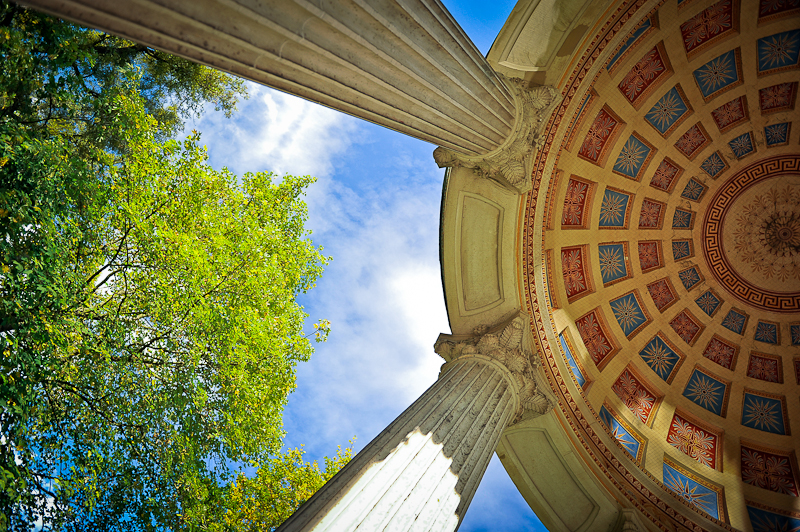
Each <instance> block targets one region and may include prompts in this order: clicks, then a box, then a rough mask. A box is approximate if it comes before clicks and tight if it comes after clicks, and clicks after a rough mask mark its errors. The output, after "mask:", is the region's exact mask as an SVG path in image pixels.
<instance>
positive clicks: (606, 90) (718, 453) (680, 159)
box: [522, 0, 800, 531]
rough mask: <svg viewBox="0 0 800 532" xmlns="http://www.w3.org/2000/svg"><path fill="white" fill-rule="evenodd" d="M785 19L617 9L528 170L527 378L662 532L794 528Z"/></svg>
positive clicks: (792, 233)
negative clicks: (534, 368)
mask: <svg viewBox="0 0 800 532" xmlns="http://www.w3.org/2000/svg"><path fill="white" fill-rule="evenodd" d="M798 7H800V6H799V5H798V3H797V2H790V1H788V0H787V1H781V0H775V1H770V0H761V1H760V2H747V1H743V2H741V3H740V2H739V1H738V0H721V1H710V0H683V1H681V0H668V1H666V2H663V3H661V4H659V5H655V4H652V3H648V4H643V3H634V2H628V3H625V4H623V5H620V6H618V7H617V8H616V11H614V12H613V13H612V14H611V15H610V16H608V14H606V17H607V18H606V19H604V20H601V22H600V23H599V24H597V26H596V27H595V29H594V31H595V34H594V35H593V36H591V37H588V34H587V38H586V40H585V44H586V46H585V47H583V48H577V49H576V52H575V53H574V54H573V55H572V58H571V62H570V64H569V68H567V69H565V71H564V72H565V73H564V75H563V76H562V78H561V79H560V80H558V82H557V83H558V85H557V86H558V88H559V90H560V91H561V93H562V95H563V97H564V99H563V101H562V103H561V106H560V108H559V109H558V110H557V111H556V113H554V116H553V118H552V119H551V121H550V123H549V124H548V125H547V127H546V128H545V132H544V135H546V140H545V144H544V147H543V148H542V149H541V150H540V152H539V153H538V155H537V159H536V163H535V165H536V167H535V170H534V191H533V192H532V193H531V194H530V196H529V198H528V200H527V204H526V205H525V207H524V212H525V213H526V214H525V217H524V222H523V223H524V227H523V229H524V236H523V264H522V272H523V273H522V275H523V279H524V283H525V288H524V291H525V297H526V300H527V305H528V308H529V309H530V311H531V313H532V315H533V316H534V320H533V322H534V324H535V327H534V332H535V336H536V337H537V339H538V340H539V342H540V345H541V348H542V359H543V363H544V366H545V373H546V374H547V377H548V379H549V380H550V383H551V386H552V388H553V389H554V390H556V391H557V393H560V394H561V396H560V397H559V399H560V405H561V408H562V413H563V414H564V417H565V419H566V420H567V421H568V423H569V425H570V426H571V430H572V432H573V433H574V435H575V436H576V438H575V439H573V442H574V444H575V445H577V446H578V447H579V448H582V452H587V453H588V454H589V455H591V456H592V459H593V460H594V464H593V465H594V467H596V468H597V470H600V471H602V472H603V474H604V475H605V476H606V481H608V480H610V481H611V482H612V484H613V485H614V486H615V488H614V489H615V490H618V492H619V493H622V494H624V497H627V498H628V499H629V500H630V501H632V502H634V504H636V505H638V506H639V507H640V508H647V507H653V508H654V510H653V511H650V512H649V514H648V515H650V516H651V518H652V519H654V521H653V522H654V523H655V524H658V526H660V527H662V528H664V527H666V529H670V527H671V526H674V523H675V522H676V521H674V519H675V517H674V516H673V517H671V518H669V519H665V520H664V521H663V522H661V523H657V519H655V517H657V516H658V515H659V513H663V511H666V510H663V511H662V510H657V509H658V508H661V505H664V506H665V507H666V506H676V505H683V506H684V507H685V508H688V509H690V510H691V511H692V512H693V513H694V515H696V516H697V520H698V521H697V522H699V523H702V522H705V523H707V525H705V526H709V525H710V524H713V526H714V527H719V528H721V529H730V528H733V529H738V530H757V531H761V530H796V529H798V527H800V514H798V513H797V512H798V510H799V509H800V502H798V495H800V480H799V477H798V467H797V462H796V458H795V453H794V451H795V449H796V448H797V447H798V443H800V440H799V439H798V434H800V150H798V139H799V138H800V125H799V124H798V118H800V117H798V112H797V111H796V110H795V100H796V95H797V90H798V81H799V80H800V70H798V67H800V19H799V18H798ZM540 250H543V253H542V252H540ZM628 471H630V472H631V473H627V472H628ZM612 491H613V490H612ZM673 513H674V512H673ZM664 515H666V514H664ZM687 515H692V514H691V513H690V514H687ZM670 520H673V521H672V522H673V525H670V524H665V523H668V522H669V521H670ZM662 525H663V526H662Z"/></svg>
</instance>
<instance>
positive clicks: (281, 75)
mask: <svg viewBox="0 0 800 532" xmlns="http://www.w3.org/2000/svg"><path fill="white" fill-rule="evenodd" d="M23 1H24V3H25V4H27V5H30V6H32V7H35V8H37V9H41V10H43V11H46V12H49V13H52V14H55V15H57V16H60V17H63V18H67V19H71V20H74V21H77V22H79V23H81V24H85V25H87V26H91V27H95V28H99V29H102V30H104V31H107V32H111V33H115V34H117V35H121V36H123V37H126V38H128V39H131V40H133V41H137V42H140V43H143V44H146V45H148V46H152V47H154V48H158V49H161V50H165V51H168V52H171V53H174V54H177V55H181V56H183V57H186V58H189V59H192V60H194V61H198V62H200V63H204V64H206V65H210V66H213V67H216V68H219V69H222V70H225V71H227V72H231V73H233V74H236V75H239V76H242V77H244V78H248V79H251V80H253V81H256V82H259V83H263V84H264V85H268V86H270V87H274V88H276V89H279V90H282V91H285V92H288V93H290V94H294V95H297V96H300V97H302V98H306V99H308V100H311V101H314V102H317V103H321V104H323V105H326V106H328V107H332V108H334V109H338V110H340V111H343V112H345V113H349V114H351V115H355V116H358V117H360V118H363V119H366V120H369V121H371V122H375V123H377V124H380V125H382V126H386V127H389V128H391V129H395V130H397V131H400V132H401V133H405V134H407V135H410V136H412V137H416V138H419V139H422V140H425V141H428V142H431V143H433V144H436V145H439V146H444V147H447V148H450V149H453V150H455V151H456V152H459V153H463V154H466V155H480V154H485V153H488V152H490V151H492V150H495V149H497V148H499V147H500V146H501V145H502V144H503V142H504V141H505V140H506V139H507V137H508V136H509V135H510V134H511V133H512V130H513V126H514V121H515V117H516V109H515V103H514V98H513V97H512V96H511V93H510V92H509V90H508V88H507V87H506V86H505V85H504V84H503V82H502V81H501V80H500V79H499V78H498V76H497V75H496V74H495V72H494V71H493V70H492V69H491V67H490V66H489V64H488V63H487V62H486V60H485V59H484V58H483V56H482V55H481V54H480V52H479V51H478V50H477V49H476V48H475V46H474V45H473V44H472V41H470V39H469V38H468V37H467V35H466V34H465V33H464V31H463V30H462V29H461V27H460V26H459V25H458V24H457V23H456V22H455V20H454V19H453V18H452V16H450V14H449V13H448V12H447V10H446V9H445V8H444V6H442V5H441V3H440V2H439V1H438V0H319V1H314V2H311V1H306V0H124V1H120V0H23Z"/></svg>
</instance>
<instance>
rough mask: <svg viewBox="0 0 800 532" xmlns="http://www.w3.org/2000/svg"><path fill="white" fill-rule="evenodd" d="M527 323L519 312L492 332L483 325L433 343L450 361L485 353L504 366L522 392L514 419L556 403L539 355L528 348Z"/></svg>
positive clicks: (542, 410) (536, 414)
mask: <svg viewBox="0 0 800 532" xmlns="http://www.w3.org/2000/svg"><path fill="white" fill-rule="evenodd" d="M525 325H526V321H525V319H524V318H523V316H522V315H518V316H517V317H515V318H514V319H512V320H511V321H510V322H508V323H507V324H506V325H505V326H503V327H502V328H499V330H498V329H495V331H496V332H489V331H491V330H492V329H490V328H489V327H487V326H483V325H482V326H479V327H476V328H475V329H474V330H473V336H470V337H466V338H457V337H454V336H450V335H445V334H442V335H440V336H439V339H438V340H437V341H436V344H435V345H434V350H435V351H436V352H437V353H438V354H439V355H441V356H442V357H443V358H444V359H445V360H447V361H448V362H449V361H452V360H455V359H457V358H459V357H462V356H466V355H483V356H486V357H489V358H493V359H494V360H496V361H498V362H499V363H501V364H502V365H503V366H505V367H506V369H508V371H509V372H510V373H511V375H512V376H513V379H514V384H515V387H516V390H517V393H518V394H519V395H518V396H519V404H520V409H519V411H518V412H517V415H516V417H515V419H514V421H512V423H514V422H516V421H518V420H519V419H520V418H521V417H522V415H523V414H524V413H526V412H528V413H530V414H532V415H533V416H534V417H536V416H539V415H543V414H546V413H547V412H549V411H550V410H552V409H553V408H554V407H555V398H554V397H553V396H552V394H551V393H550V392H549V390H548V389H547V385H546V384H545V383H544V382H543V380H542V379H541V377H540V375H539V372H538V371H537V368H538V366H539V362H538V358H536V357H532V356H531V354H530V353H529V352H528V350H527V349H526V348H525V344H524V342H523V333H524V327H525Z"/></svg>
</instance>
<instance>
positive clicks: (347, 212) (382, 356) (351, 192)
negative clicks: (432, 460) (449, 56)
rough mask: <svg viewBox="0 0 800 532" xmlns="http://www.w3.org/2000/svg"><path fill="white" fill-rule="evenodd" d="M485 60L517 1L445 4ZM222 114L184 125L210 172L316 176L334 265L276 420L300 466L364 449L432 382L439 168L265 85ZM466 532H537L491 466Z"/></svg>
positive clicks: (386, 133)
mask: <svg viewBox="0 0 800 532" xmlns="http://www.w3.org/2000/svg"><path fill="white" fill-rule="evenodd" d="M445 4H446V5H447V7H448V9H450V11H451V12H452V13H453V16H454V18H455V19H456V20H457V21H458V22H459V23H460V24H461V25H462V27H463V28H464V29H465V31H466V32H467V34H468V35H470V37H471V38H472V39H473V41H474V42H475V44H476V46H477V47H478V49H479V50H480V51H481V52H482V53H484V54H485V53H486V52H487V51H488V50H489V47H490V46H491V44H492V41H493V39H494V37H495V36H496V35H497V33H498V32H499V30H500V28H501V26H502V24H503V22H504V21H505V19H506V18H507V16H508V14H509V13H510V11H511V8H512V7H513V2H508V1H499V2H475V3H464V2H460V3H457V4H456V3H453V2H445ZM250 91H251V98H250V99H249V100H247V101H245V102H243V103H242V104H240V106H239V107H240V109H239V112H238V113H237V114H236V116H235V117H234V118H233V119H231V120H228V119H225V118H224V117H223V116H221V115H220V114H218V113H214V112H213V111H209V112H207V113H206V114H205V115H204V116H203V117H202V118H201V119H199V120H196V121H195V122H194V123H189V124H187V127H188V128H189V129H191V128H195V129H197V130H198V131H200V132H201V134H202V139H203V143H204V144H206V145H207V146H208V151H209V155H210V159H211V164H212V165H213V166H214V167H215V168H220V167H222V166H227V167H228V168H230V169H231V170H232V171H233V172H235V173H237V174H239V175H241V174H242V173H244V172H248V171H262V170H271V171H273V172H275V173H278V174H284V173H290V174H310V175H313V176H316V177H317V178H318V181H317V183H315V184H314V185H312V186H311V188H310V189H309V191H308V197H307V202H308V205H309V221H308V224H307V226H308V228H309V229H310V230H311V231H312V232H313V234H312V239H313V241H314V243H315V244H317V245H322V246H323V247H324V248H325V251H324V252H325V254H326V255H330V256H332V257H333V260H332V262H331V263H330V265H329V266H328V267H327V268H326V270H325V273H324V274H323V277H322V279H321V280H320V282H319V283H318V285H317V287H316V288H315V289H314V290H312V291H311V292H310V293H309V294H308V295H306V296H304V297H302V298H301V300H300V302H301V304H302V305H303V306H304V307H305V309H306V312H307V313H308V314H309V319H308V327H309V328H310V327H311V324H312V323H314V322H315V321H317V320H318V319H321V318H325V319H329V320H330V321H331V328H332V332H331V335H330V338H329V340H328V342H327V343H324V344H317V345H316V353H315V355H314V356H313V357H312V359H311V361H310V362H308V363H306V364H303V365H301V366H300V367H298V370H297V390H296V391H295V392H294V393H293V394H292V395H291V396H290V398H289V404H288V407H287V408H286V411H285V414H284V428H285V430H286V432H287V436H286V445H287V446H288V447H295V446H299V445H301V444H303V445H304V448H305V450H306V451H307V455H306V458H307V459H318V460H319V459H321V458H322V457H323V456H325V455H333V454H334V453H335V451H336V447H337V445H342V446H345V445H347V442H348V440H349V439H350V438H352V437H353V436H357V440H356V445H355V448H356V450H360V449H361V448H363V447H364V446H365V445H366V444H367V443H368V442H369V441H370V440H371V439H372V438H374V437H375V436H376V435H377V434H378V433H379V432H380V431H381V430H382V429H383V428H384V427H386V426H387V425H388V424H389V423H390V422H391V421H392V420H393V419H394V418H395V417H396V416H397V415H399V414H400V413H401V412H402V411H403V410H404V409H405V408H407V407H408V406H409V405H410V404H411V403H412V402H413V401H414V400H415V399H416V398H417V397H419V395H420V394H421V393H422V392H423V391H424V390H425V389H426V388H428V387H429V386H430V385H431V384H432V383H433V382H434V381H435V380H436V377H437V374H438V371H439V367H440V366H441V364H442V360H441V359H440V358H439V357H438V356H437V355H436V354H435V353H434V352H433V343H434V341H435V340H436V337H437V336H438V334H439V333H441V332H445V333H447V332H450V329H449V327H448V324H447V316H446V313H445V308H444V300H443V295H442V286H441V280H440V273H439V260H438V257H439V254H438V229H439V202H440V199H441V192H442V178H443V176H444V171H443V170H441V169H439V168H437V167H436V165H435V164H434V162H433V158H432V156H431V153H432V151H433V149H434V148H435V146H433V145H430V144H427V143H425V142H422V141H418V140H416V139H412V138H409V137H405V136H403V135H401V134H399V133H395V132H393V131H390V130H388V129H385V128H382V127H379V126H376V125H373V124H370V123H367V122H364V121H361V120H358V119H355V118H352V117H350V116H347V115H344V114H341V113H338V112H336V111H332V110H330V109H327V108H324V107H322V106H319V105H316V104H312V103H309V102H306V101H304V100H300V99H298V98H294V97H292V96H288V95H285V94H283V93H279V92H276V91H273V90H270V89H266V88H264V87H259V86H256V85H251V86H250ZM460 530H461V531H469V532H472V531H481V530H511V531H513V530H544V528H543V527H541V525H540V524H538V520H537V519H536V517H535V515H534V514H533V512H532V511H531V509H530V508H529V507H528V505H527V504H526V503H525V501H524V500H523V499H522V497H521V496H520V495H519V492H518V491H517V490H516V488H515V487H514V485H513V483H512V482H511V480H510V479H509V478H508V475H507V474H506V472H505V470H504V469H503V467H502V465H501V464H500V462H499V460H497V458H496V457H495V458H493V459H492V462H491V464H490V466H489V469H488V471H487V473H486V475H485V476H484V479H483V481H482V483H481V485H480V487H479V489H478V492H477V494H476V495H475V498H474V499H473V501H472V504H471V506H470V509H469V511H468V512H467V515H466V517H465V518H464V521H463V524H462V526H461V528H460Z"/></svg>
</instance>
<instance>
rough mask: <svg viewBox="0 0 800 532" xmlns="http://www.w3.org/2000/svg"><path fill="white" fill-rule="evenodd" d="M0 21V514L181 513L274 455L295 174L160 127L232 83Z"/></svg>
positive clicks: (99, 517)
mask: <svg viewBox="0 0 800 532" xmlns="http://www.w3.org/2000/svg"><path fill="white" fill-rule="evenodd" d="M0 32H1V33H0V57H2V60H3V65H4V68H3V69H2V73H0V104H1V107H0V352H2V357H0V524H4V525H6V526H8V527H10V528H12V529H28V528H29V525H30V524H31V523H33V522H34V521H36V520H37V519H40V520H43V521H44V523H45V524H46V525H47V526H49V527H51V528H53V529H63V530H111V529H115V530H149V529H163V528H174V529H181V528H190V527H192V526H194V525H195V524H197V523H201V522H202V520H203V519H205V518H206V517H207V516H210V515H216V514H215V513H214V512H216V511H217V510H218V509H219V508H222V507H226V506H225V505H226V504H228V503H227V502H226V500H227V499H226V497H229V496H231V494H236V493H238V492H237V491H236V489H235V488H231V487H230V486H228V484H229V482H231V481H232V480H233V479H234V478H235V469H234V468H233V466H232V463H234V462H236V461H248V462H250V463H255V464H259V463H263V464H273V463H274V462H271V461H270V460H276V459H277V460H282V458H275V454H276V453H278V452H279V449H280V445H281V437H282V435H283V433H282V430H281V413H282V409H283V406H284V404H285V403H286V398H287V395H288V394H289V392H291V390H292V389H293V388H294V366H295V364H296V363H298V362H300V361H303V360H306V359H308V357H309V356H310V354H311V352H312V348H311V344H310V342H309V338H308V335H307V334H306V333H305V332H304V330H303V321H304V318H305V317H306V316H305V314H304V312H303V310H302V308H301V307H299V306H298V305H297V303H296V301H295V297H296V296H297V295H298V294H299V293H302V292H305V291H306V290H308V289H310V288H311V287H313V285H314V283H315V281H316V279H317V278H318V277H319V275H320V274H321V272H322V266H323V265H324V264H325V263H326V261H327V260H328V259H327V258H326V257H324V256H323V255H322V254H321V248H316V247H315V246H314V245H313V244H312V243H311V241H310V240H309V239H308V236H307V232H306V230H305V229H304V221H305V218H306V206H305V204H304V203H303V202H302V200H301V197H302V195H303V193H304V190H305V188H306V187H307V186H308V185H309V184H310V183H311V182H312V181H313V179H312V178H310V177H308V176H306V177H292V176H283V177H281V178H277V177H276V176H274V175H272V174H270V173H266V172H262V173H257V174H247V175H245V176H243V177H242V178H241V180H239V179H238V178H237V177H236V176H234V175H232V174H231V173H230V172H228V171H227V170H222V171H215V170H214V169H212V168H211V167H210V166H208V164H207V162H206V155H205V151H204V149H203V148H201V147H200V144H199V136H198V135H196V134H193V135H192V136H190V137H189V138H188V139H186V140H184V141H180V142H179V141H176V140H170V138H169V137H170V136H171V135H172V134H173V133H174V132H175V131H176V130H178V129H179V126H180V119H181V117H182V116H184V115H185V114H186V113H190V112H193V111H197V110H198V109H200V107H201V106H202V105H203V103H204V102H205V101H206V100H211V101H213V102H215V103H216V104H217V105H218V106H219V107H221V108H223V109H225V110H228V111H231V110H232V109H233V106H234V104H235V100H236V97H237V95H239V94H240V93H239V91H240V89H241V88H242V87H241V83H240V82H238V81H236V80H232V79H231V78H229V77H227V76H224V75H222V74H219V73H216V72H214V71H211V70H209V69H205V68H204V67H199V66H197V65H192V64H191V63H188V62H186V61H183V60H180V59H177V58H172V57H169V56H166V55H165V54H161V53H160V52H156V51H154V50H151V49H147V48H145V47H141V46H139V45H135V44H133V43H128V42H126V41H124V40H121V39H117V38H114V37H110V36H106V35H103V34H100V33H98V32H94V31H90V30H85V29H82V28H79V27H76V26H73V25H70V24H66V23H63V22H60V21H55V20H53V19H50V18H49V17H45V16H43V15H39V14H36V13H34V12H30V11H27V10H23V9H20V8H18V7H17V6H14V5H9V4H3V5H2V10H1V11H0ZM317 327H318V328H317V334H316V336H317V339H318V340H322V339H324V338H325V335H326V334H327V325H326V323H324V322H322V323H320V324H319V325H318V326H317ZM295 457H296V455H295V454H292V453H289V455H287V458H286V460H288V461H286V462H285V464H286V468H284V470H285V471H289V470H290V469H291V468H290V467H289V466H291V465H292V464H294V465H296V466H297V469H298V471H300V470H302V471H305V466H304V465H301V463H300V462H302V460H300V462H297V460H295ZM343 459H344V458H341V460H343ZM336 460H340V458H337V459H336ZM341 460H340V461H338V462H337V461H334V462H332V463H333V464H337V465H338V464H340V463H341ZM268 467H270V466H268ZM287 468H288V469H287ZM270 471H272V469H270ZM326 471H327V470H326ZM326 474H327V473H326ZM245 484H247V483H246V482H245V481H244V480H243V479H242V478H241V477H240V478H239V479H238V480H237V481H236V484H234V486H244V485H245ZM0 528H2V527H0Z"/></svg>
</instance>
